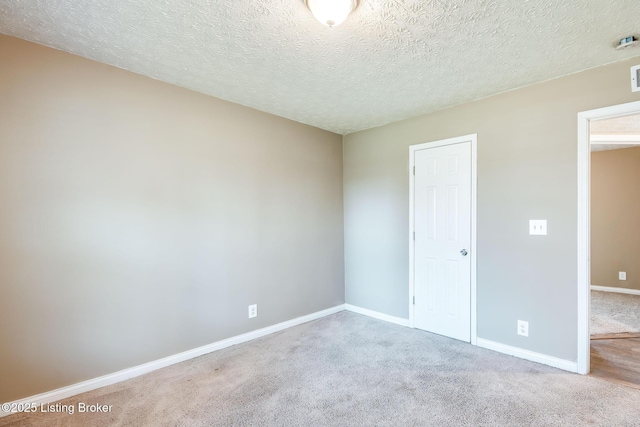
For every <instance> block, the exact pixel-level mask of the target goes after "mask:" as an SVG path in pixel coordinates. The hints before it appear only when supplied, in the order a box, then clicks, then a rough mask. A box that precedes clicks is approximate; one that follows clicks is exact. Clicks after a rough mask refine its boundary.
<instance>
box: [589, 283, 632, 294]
mask: <svg viewBox="0 0 640 427" xmlns="http://www.w3.org/2000/svg"><path fill="white" fill-rule="evenodd" d="M591 290H592V291H601V292H617V293H619V294H629V295H640V290H638V289H627V288H612V287H610V286H596V285H591Z"/></svg>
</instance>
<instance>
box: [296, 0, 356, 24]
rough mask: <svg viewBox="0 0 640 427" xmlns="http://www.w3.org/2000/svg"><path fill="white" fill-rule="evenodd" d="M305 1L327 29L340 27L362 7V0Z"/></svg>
mask: <svg viewBox="0 0 640 427" xmlns="http://www.w3.org/2000/svg"><path fill="white" fill-rule="evenodd" d="M303 1H304V4H305V6H307V9H309V10H310V11H311V13H312V14H313V16H314V17H315V18H316V19H317V20H318V22H320V23H321V24H322V25H326V26H327V27H334V26H336V25H340V24H341V23H342V22H344V20H345V19H347V17H348V16H349V15H350V14H351V13H353V11H354V10H356V9H357V8H358V6H359V5H360V0H333V1H326V0H324V1H323V0H303Z"/></svg>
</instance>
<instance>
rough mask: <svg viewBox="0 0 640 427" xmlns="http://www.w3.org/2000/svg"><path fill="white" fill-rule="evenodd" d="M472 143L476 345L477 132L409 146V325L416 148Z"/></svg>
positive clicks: (473, 338) (474, 326) (474, 339)
mask: <svg viewBox="0 0 640 427" xmlns="http://www.w3.org/2000/svg"><path fill="white" fill-rule="evenodd" d="M463 142H470V143H471V244H470V247H469V252H470V255H471V307H470V309H471V325H469V327H470V328H471V344H473V345H477V337H478V334H477V332H478V331H477V305H476V272H477V260H478V258H477V250H476V249H477V245H476V229H477V221H476V220H477V202H478V196H477V194H478V134H477V133H473V134H470V135H464V136H458V137H455V138H448V139H442V140H438V141H433V142H425V143H422V144H416V145H411V146H409V326H410V327H411V328H415V326H414V323H413V320H414V307H415V306H414V304H413V297H414V295H415V294H414V286H415V271H414V266H415V260H414V256H415V241H414V240H413V232H414V229H415V218H414V212H413V210H414V187H415V179H416V177H415V175H414V167H415V152H416V151H419V150H424V149H426V148H437V147H443V146H447V145H454V144H461V143H463Z"/></svg>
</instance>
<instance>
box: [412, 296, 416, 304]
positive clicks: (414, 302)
mask: <svg viewBox="0 0 640 427" xmlns="http://www.w3.org/2000/svg"><path fill="white" fill-rule="evenodd" d="M413 305H416V296H415V295H414V296H413Z"/></svg>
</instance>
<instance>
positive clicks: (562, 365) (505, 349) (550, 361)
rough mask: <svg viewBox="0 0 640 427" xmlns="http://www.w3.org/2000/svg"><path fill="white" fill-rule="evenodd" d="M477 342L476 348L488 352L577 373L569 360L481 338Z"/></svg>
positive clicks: (573, 363) (574, 365)
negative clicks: (491, 351)
mask: <svg viewBox="0 0 640 427" xmlns="http://www.w3.org/2000/svg"><path fill="white" fill-rule="evenodd" d="M477 342H478V347H482V348H486V349H488V350H493V351H497V352H499V353H504V354H508V355H510V356H515V357H519V358H521V359H526V360H530V361H532V362H537V363H542V364H543V365H549V366H553V367H554V368H558V369H563V370H565V371H569V372H577V371H578V364H577V363H576V362H572V361H570V360H564V359H559V358H557V357H553V356H547V355H546V354H541V353H536V352H534V351H530V350H525V349H522V348H518V347H512V346H510V345H506V344H500V343H497V342H495V341H489V340H485V339H483V338H478V340H477Z"/></svg>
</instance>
